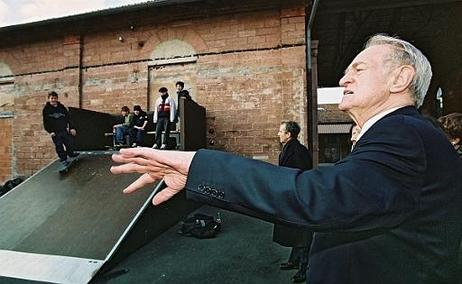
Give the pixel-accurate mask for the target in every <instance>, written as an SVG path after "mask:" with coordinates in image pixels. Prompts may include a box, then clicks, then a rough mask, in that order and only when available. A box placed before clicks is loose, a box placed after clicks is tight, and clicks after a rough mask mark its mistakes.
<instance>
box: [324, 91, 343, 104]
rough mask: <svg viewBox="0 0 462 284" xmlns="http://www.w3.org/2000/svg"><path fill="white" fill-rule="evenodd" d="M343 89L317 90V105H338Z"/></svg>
mask: <svg viewBox="0 0 462 284" xmlns="http://www.w3.org/2000/svg"><path fill="white" fill-rule="evenodd" d="M343 89H344V88H343V87H333V88H318V105H326V104H339V103H340V101H341V100H342V97H343Z"/></svg>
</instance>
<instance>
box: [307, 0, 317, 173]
mask: <svg viewBox="0 0 462 284" xmlns="http://www.w3.org/2000/svg"><path fill="white" fill-rule="evenodd" d="M310 2H312V5H311V10H310V9H309V3H310ZM318 3H319V0H313V1H307V2H306V3H305V31H306V35H305V41H306V50H305V54H306V55H305V57H306V60H305V61H306V82H307V86H306V98H307V111H306V114H307V120H308V136H309V140H308V149H309V151H310V152H311V155H312V157H313V167H314V168H317V167H318V164H319V143H318V93H317V88H318V86H315V85H314V82H313V66H312V64H313V63H312V60H311V56H312V53H311V28H312V27H313V22H314V16H315V14H316V10H317V8H318ZM308 15H309V17H308Z"/></svg>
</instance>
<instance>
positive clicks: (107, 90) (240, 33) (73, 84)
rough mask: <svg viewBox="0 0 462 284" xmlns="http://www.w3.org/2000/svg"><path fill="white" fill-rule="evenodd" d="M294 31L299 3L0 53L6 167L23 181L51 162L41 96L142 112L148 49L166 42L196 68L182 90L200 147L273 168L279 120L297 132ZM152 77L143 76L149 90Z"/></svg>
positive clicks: (299, 59)
mask: <svg viewBox="0 0 462 284" xmlns="http://www.w3.org/2000/svg"><path fill="white" fill-rule="evenodd" d="M118 20H120V19H114V21H118ZM304 27H305V24H304V8H303V5H301V6H300V7H293V6H292V7H288V8H280V9H273V10H264V11H253V12H244V13H235V14H229V15H219V16H215V17H208V18H191V19H187V20H179V21H172V22H168V23H162V24H156V23H151V24H149V23H147V24H145V25H143V26H138V27H136V29H133V30H130V29H123V30H122V29H120V30H111V31H104V30H102V31H98V32H92V33H89V34H84V35H82V36H76V35H73V34H68V35H66V36H64V37H62V38H56V39H54V40H46V41H43V42H35V43H30V44H22V45H20V46H11V47H8V48H3V49H0V62H4V63H5V64H7V65H8V66H9V67H10V68H11V70H12V72H13V73H14V74H15V76H16V77H15V82H14V84H15V86H14V89H13V91H12V92H14V98H15V99H14V108H15V113H16V118H15V119H14V121H13V122H12V127H13V128H14V129H15V131H14V134H13V146H14V156H15V158H16V163H15V164H14V165H12V166H11V167H12V168H13V170H14V171H16V172H17V173H18V174H20V175H26V176H27V175H31V174H32V173H34V172H35V171H37V170H38V169H40V168H41V167H43V166H44V165H45V164H47V163H49V162H50V161H51V160H52V159H54V158H55V157H56V154H55V153H54V147H53V144H52V142H51V139H50V137H49V136H48V134H47V133H46V132H45V131H44V130H43V127H42V117H41V111H42V108H43V105H44V103H45V102H46V100H47V97H46V96H47V93H48V92H49V91H51V90H56V91H57V92H58V93H59V94H60V100H61V101H62V102H63V103H64V104H65V105H66V106H74V107H79V106H81V107H83V108H86V109H91V110H96V111H103V112H110V113H117V112H118V111H119V109H120V107H121V106H123V105H128V106H130V107H131V106H133V105H134V104H141V105H143V106H147V104H148V100H149V97H150V96H156V95H157V93H156V92H155V89H154V92H153V93H152V94H148V74H149V72H148V70H149V68H150V66H151V65H152V64H153V63H154V62H155V60H154V61H153V59H155V58H152V56H153V51H154V50H155V49H156V47H158V46H159V44H161V43H164V42H167V41H170V40H180V41H183V42H185V43H187V44H188V45H190V46H191V47H192V48H193V49H194V52H195V56H196V58H197V60H196V61H195V62H192V63H190V64H194V68H190V69H191V70H195V72H196V74H195V77H194V81H193V82H186V83H187V84H190V85H191V88H192V90H193V91H194V97H195V98H196V100H197V101H198V103H199V104H201V105H203V106H204V107H205V108H206V109H207V121H208V124H209V125H208V128H213V129H214V130H215V132H214V133H213V135H212V136H213V138H214V139H215V140H214V142H215V143H214V144H213V145H209V146H210V147H211V148H216V149H222V150H226V151H230V152H234V153H239V154H242V155H245V156H248V157H256V156H258V157H260V158H262V159H264V160H267V161H270V162H276V157H277V155H278V153H279V144H278V139H277V135H276V134H277V129H278V127H279V122H280V121H281V120H283V119H293V120H296V121H298V122H300V123H301V125H306V103H305V101H306V98H305V90H306V83H305V46H304ZM119 37H122V39H123V40H119ZM80 56H82V60H81V61H80ZM179 66H180V67H181V65H179ZM162 67H163V66H160V67H159V68H162ZM180 75H181V74H180ZM157 79H158V78H155V77H153V78H151V80H152V81H153V82H151V84H153V85H151V87H153V86H155V83H156V80H157ZM173 79H174V78H173V77H172V80H173ZM80 82H82V85H81V86H79V83H80ZM172 84H173V81H172ZM171 93H173V90H171ZM3 127H4V126H3V125H2V126H1V129H2V133H3ZM304 133H306V129H303V132H302V137H301V138H302V140H303V141H306V139H307V137H306V135H305V134H304Z"/></svg>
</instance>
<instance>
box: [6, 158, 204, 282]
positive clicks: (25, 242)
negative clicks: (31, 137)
mask: <svg viewBox="0 0 462 284" xmlns="http://www.w3.org/2000/svg"><path fill="white" fill-rule="evenodd" d="M111 154H112V153H109V152H86V153H82V154H81V155H80V156H79V158H78V161H75V162H74V164H73V165H72V166H71V168H70V169H69V172H68V173H65V174H59V173H58V170H59V168H60V166H61V165H60V163H59V162H58V161H55V162H53V163H51V164H50V165H48V166H47V167H45V168H44V169H42V170H41V171H39V172H37V173H36V174H35V175H33V176H32V177H30V178H29V179H27V180H26V181H24V182H23V183H21V184H20V185H19V186H17V187H16V188H15V189H14V190H12V191H10V192H9V193H7V194H6V195H4V196H2V198H0V232H1V234H0V276H1V277H11V278H19V279H28V280H36V281H45V282H53V283H87V282H89V281H90V280H91V279H92V278H93V277H94V276H95V275H96V274H97V273H98V271H100V270H101V269H102V268H103V267H104V268H110V267H111V261H117V260H118V259H121V258H123V257H124V255H127V254H129V253H131V252H133V251H134V250H135V249H137V248H138V247H140V246H142V245H143V244H145V243H146V242H148V241H150V240H151V239H152V238H154V237H155V236H157V235H159V234H160V233H162V232H163V231H165V230H167V229H168V228H169V227H171V226H172V225H173V224H175V223H176V222H178V221H179V220H180V219H182V218H183V217H184V216H185V215H186V214H188V213H189V212H190V211H191V210H193V209H194V208H195V206H196V205H194V204H191V203H190V202H188V201H186V200H185V197H184V195H183V196H179V197H178V198H177V199H176V200H175V201H174V202H172V203H169V205H168V206H159V207H154V206H152V205H151V199H152V194H153V187H152V186H149V187H146V188H144V189H142V190H139V191H138V192H136V193H134V194H130V195H124V194H123V193H122V189H123V188H125V187H126V186H127V185H129V184H130V183H132V182H133V181H134V180H135V179H136V178H138V177H139V174H133V175H112V174H111V173H110V171H109V168H110V166H111V164H112V162H111ZM160 186H161V184H160V183H157V184H155V185H154V187H160Z"/></svg>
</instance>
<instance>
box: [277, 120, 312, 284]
mask: <svg viewBox="0 0 462 284" xmlns="http://www.w3.org/2000/svg"><path fill="white" fill-rule="evenodd" d="M299 133H300V126H299V125H298V124H297V123H296V122H295V121H283V122H282V123H281V125H280V126H279V132H278V136H279V142H281V144H282V145H283V147H282V151H281V153H280V154H279V166H282V167H288V168H295V169H300V170H303V171H306V170H310V169H311V168H312V167H313V163H312V158H311V154H310V152H309V151H308V149H306V147H305V146H303V145H302V144H300V141H299V140H298V134H299ZM312 239H313V233H312V232H311V231H309V230H307V229H306V228H304V227H299V226H287V225H285V224H274V232H273V241H275V242H277V243H278V244H280V245H282V246H287V247H292V250H291V252H290V256H289V260H288V261H287V262H284V263H281V264H280V269H282V270H288V269H298V271H297V273H296V274H295V275H294V276H293V277H292V281H293V282H303V281H305V279H306V269H307V266H308V253H309V248H310V246H311V240H312Z"/></svg>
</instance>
